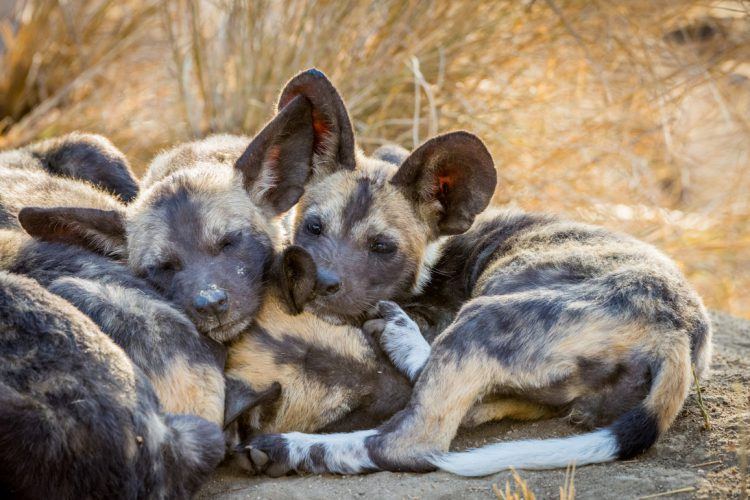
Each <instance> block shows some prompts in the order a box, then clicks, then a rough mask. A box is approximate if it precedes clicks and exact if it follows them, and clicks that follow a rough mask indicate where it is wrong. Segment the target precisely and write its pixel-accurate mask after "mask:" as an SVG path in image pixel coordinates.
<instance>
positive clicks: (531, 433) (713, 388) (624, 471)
mask: <svg viewBox="0 0 750 500" xmlns="http://www.w3.org/2000/svg"><path fill="white" fill-rule="evenodd" d="M712 317H713V320H714V358H713V363H712V375H711V378H710V379H709V380H708V381H707V382H706V383H705V384H704V387H703V400H704V403H705V407H706V409H707V411H708V414H709V421H710V424H711V429H710V430H705V429H704V428H703V427H704V419H703V417H702V415H701V412H700V408H699V406H698V403H697V398H696V395H695V391H694V390H693V392H692V393H691V395H690V397H689V399H688V401H687V403H686V405H685V408H684V409H683V411H682V414H681V415H680V417H679V418H678V420H677V422H675V424H674V426H673V427H672V429H671V430H670V431H669V433H668V434H667V435H666V436H664V437H662V438H661V439H660V441H659V442H658V443H657V445H656V446H655V447H654V448H653V449H651V450H650V451H649V452H648V453H646V454H645V455H643V456H641V457H639V458H638V459H636V460H631V461H627V462H618V463H612V464H603V465H592V466H586V467H581V468H580V469H578V470H576V471H575V483H574V484H575V490H576V498H579V499H586V498H639V497H645V496H649V495H658V494H662V495H659V496H658V498H662V497H666V498H670V499H672V498H739V497H740V490H741V488H742V486H741V484H742V483H743V480H744V481H745V485H746V487H750V485H748V482H750V479H749V478H748V477H747V475H748V473H747V472H745V474H744V475H743V474H742V473H741V471H740V468H741V467H740V465H739V460H738V450H747V448H748V441H750V417H749V412H750V392H749V390H750V389H749V388H750V321H746V320H740V319H736V318H732V317H730V316H727V315H723V314H718V313H714V314H713V315H712ZM575 432H577V430H576V429H575V428H574V427H572V426H570V425H568V424H567V423H566V422H565V421H563V420H552V421H550V420H547V421H541V422H534V423H515V422H507V423H505V422H504V423H495V424H487V425H484V426H482V427H479V428H477V429H474V430H472V431H470V432H462V433H461V434H460V435H459V437H458V439H457V440H456V442H455V448H457V449H461V448H465V447H468V446H481V445H483V444H486V443H490V442H495V441H498V440H514V439H522V438H539V437H551V436H562V435H566V434H571V433H575ZM742 443H744V445H743V444H742ZM519 472H520V475H521V476H522V477H523V479H524V480H526V482H527V484H528V486H529V488H530V489H531V490H532V491H533V492H534V493H535V494H536V496H537V498H558V497H559V489H560V486H561V485H563V483H564V480H565V471H559V470H555V471H536V472H534V471H519ZM509 479H510V480H511V483H512V482H513V481H512V478H511V474H510V473H509V472H503V473H499V474H495V475H493V476H488V477H484V478H478V479H464V478H459V477H456V476H453V475H451V474H448V473H444V472H435V473H431V474H394V473H390V472H380V473H376V474H369V475H364V476H352V477H341V476H334V475H305V476H289V477H284V478H279V479H270V478H267V477H252V476H248V475H246V474H245V473H244V472H242V471H241V470H238V469H235V468H232V467H231V466H224V467H223V468H221V469H220V470H219V471H217V473H216V474H215V476H214V478H213V479H211V480H210V481H209V482H208V483H207V484H206V485H205V486H204V488H203V489H202V490H201V491H200V493H199V494H198V498H221V499H240V498H252V499H256V498H258V499H266V498H269V499H296V498H305V499H326V500H331V499H334V498H368V499H369V498H383V499H390V498H394V499H415V498H425V499H428V498H429V499H433V498H434V499H439V498H496V495H495V493H494V492H493V489H492V485H493V484H500V485H501V486H502V487H503V488H504V485H505V482H506V481H507V480H509Z"/></svg>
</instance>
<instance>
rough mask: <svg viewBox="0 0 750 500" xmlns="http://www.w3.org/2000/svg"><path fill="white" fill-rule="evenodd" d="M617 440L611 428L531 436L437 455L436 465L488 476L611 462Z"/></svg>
mask: <svg viewBox="0 0 750 500" xmlns="http://www.w3.org/2000/svg"><path fill="white" fill-rule="evenodd" d="M617 450H618V446H617V440H616V439H615V436H614V435H613V434H612V432H611V431H609V430H608V429H603V430H599V431H596V432H590V433H587V434H582V435H579V436H571V437H566V438H559V439H532V440H526V441H510V442H506V443H497V444H491V445H488V446H483V447H482V448H477V449H475V450H469V451H464V452H457V453H445V454H442V455H438V456H435V457H433V458H431V459H429V460H430V462H431V463H432V464H433V465H435V466H436V467H438V468H440V469H442V470H444V471H448V472H452V473H453V474H457V475H459V476H486V475H488V474H494V473H495V472H499V471H501V470H504V469H508V468H510V467H514V468H518V469H553V468H558V467H567V466H568V465H569V464H571V463H575V464H576V465H586V464H594V463H600V462H609V461H611V460H614V459H616V458H617Z"/></svg>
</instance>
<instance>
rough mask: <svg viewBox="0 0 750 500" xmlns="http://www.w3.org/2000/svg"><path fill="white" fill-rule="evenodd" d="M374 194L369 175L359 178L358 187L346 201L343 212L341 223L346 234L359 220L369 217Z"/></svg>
mask: <svg viewBox="0 0 750 500" xmlns="http://www.w3.org/2000/svg"><path fill="white" fill-rule="evenodd" d="M372 200H373V194H372V189H371V188H370V179H369V178H368V177H362V178H360V179H358V180H357V187H356V188H355V189H354V191H352V193H351V195H350V196H349V199H348V200H347V201H346V205H345V206H344V210H343V211H342V212H341V213H342V214H343V220H342V223H341V228H342V232H343V233H344V234H345V233H347V232H348V231H350V230H351V228H352V227H353V226H354V224H356V223H357V222H359V221H361V220H363V219H364V218H365V217H367V214H368V213H369V212H370V207H371V206H372Z"/></svg>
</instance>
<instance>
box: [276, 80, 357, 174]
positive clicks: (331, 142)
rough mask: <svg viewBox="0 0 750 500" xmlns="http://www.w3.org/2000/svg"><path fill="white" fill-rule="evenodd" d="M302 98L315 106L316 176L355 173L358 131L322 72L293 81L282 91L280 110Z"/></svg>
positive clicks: (314, 164) (342, 102)
mask: <svg viewBox="0 0 750 500" xmlns="http://www.w3.org/2000/svg"><path fill="white" fill-rule="evenodd" d="M300 95H302V96H305V97H306V98H307V99H309V100H310V102H311V103H312V106H313V130H314V134H315V144H314V153H315V154H314V155H313V169H314V170H313V171H314V173H315V174H316V175H317V174H323V175H327V174H331V173H333V172H336V171H338V170H341V169H345V170H354V167H355V160H354V157H355V155H354V130H353V129H352V123H351V121H350V120H349V113H348V112H347V111H346V106H345V105H344V101H343V100H342V99H341V96H340V95H339V93H338V91H337V90H336V87H334V86H333V84H332V83H331V82H330V80H328V78H327V77H326V76H325V75H324V74H323V73H322V72H321V71H318V70H317V69H309V70H307V71H304V72H302V73H300V74H298V75H297V76H295V77H294V78H292V79H291V80H289V83H287V84H286V86H285V87H284V89H283V90H282V91H281V96H280V97H279V103H278V109H279V110H281V109H283V108H285V107H286V106H288V105H289V104H290V103H291V102H292V100H293V99H294V98H295V97H297V96H300Z"/></svg>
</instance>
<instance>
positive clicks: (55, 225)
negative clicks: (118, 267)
mask: <svg viewBox="0 0 750 500" xmlns="http://www.w3.org/2000/svg"><path fill="white" fill-rule="evenodd" d="M18 220H19V222H20V223H21V227H23V228H24V229H25V230H26V232H27V233H29V234H30V235H31V236H33V237H35V238H38V239H40V240H43V241H50V242H55V243H66V244H69V245H77V246H80V247H84V248H87V249H89V250H91V251H93V252H96V253H100V254H102V255H107V256H110V257H114V258H125V257H126V256H127V244H126V234H125V215H124V214H123V213H122V212H120V211H117V210H98V209H95V208H78V207H54V208H39V207H24V208H22V209H21V211H20V212H19V213H18Z"/></svg>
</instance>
